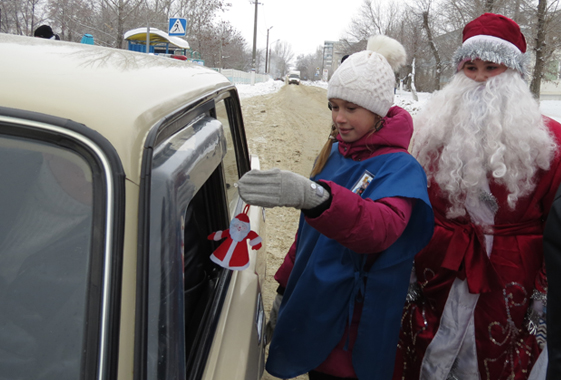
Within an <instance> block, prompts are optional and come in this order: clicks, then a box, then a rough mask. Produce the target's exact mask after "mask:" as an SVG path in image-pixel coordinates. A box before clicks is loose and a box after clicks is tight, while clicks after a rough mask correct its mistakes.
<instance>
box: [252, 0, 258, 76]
mask: <svg viewBox="0 0 561 380" xmlns="http://www.w3.org/2000/svg"><path fill="white" fill-rule="evenodd" d="M258 5H259V1H257V0H255V20H254V21H253V57H252V59H251V85H252V86H253V85H254V84H255V55H256V50H257V6H258Z"/></svg>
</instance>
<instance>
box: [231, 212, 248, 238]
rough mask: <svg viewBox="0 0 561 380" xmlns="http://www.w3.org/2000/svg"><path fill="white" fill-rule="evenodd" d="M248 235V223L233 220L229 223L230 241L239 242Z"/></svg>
mask: <svg viewBox="0 0 561 380" xmlns="http://www.w3.org/2000/svg"><path fill="white" fill-rule="evenodd" d="M248 233H249V223H245V222H242V221H241V220H239V219H237V218H234V219H233V220H232V221H231V222H230V237H231V238H232V240H234V241H237V242H240V241H242V240H243V239H245V237H246V236H247V234H248Z"/></svg>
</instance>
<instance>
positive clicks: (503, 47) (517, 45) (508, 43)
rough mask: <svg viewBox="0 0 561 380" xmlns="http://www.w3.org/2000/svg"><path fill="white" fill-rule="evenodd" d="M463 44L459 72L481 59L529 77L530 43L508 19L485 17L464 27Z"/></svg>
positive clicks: (458, 56)
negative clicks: (527, 45)
mask: <svg viewBox="0 0 561 380" xmlns="http://www.w3.org/2000/svg"><path fill="white" fill-rule="evenodd" d="M462 41H463V43H462V46H461V47H460V48H459V49H458V50H456V53H454V58H453V61H454V63H455V64H456V68H457V70H458V71H459V70H461V69H462V67H463V66H464V63H466V62H467V61H472V60H475V59H478V58H479V59H481V60H483V61H489V62H494V63H498V64H504V65H505V66H506V67H508V68H511V69H514V70H516V71H518V72H519V73H521V74H522V75H525V74H527V64H528V59H529V58H528V56H527V55H526V54H524V53H526V39H525V38H524V35H523V34H522V32H521V31H520V27H519V26H518V24H517V23H516V22H514V21H513V20H511V19H509V18H508V17H505V16H503V15H499V14H494V13H484V14H482V15H481V16H479V17H478V18H476V19H475V20H473V21H471V22H469V23H468V24H467V25H466V26H465V27H464V31H463V39H462Z"/></svg>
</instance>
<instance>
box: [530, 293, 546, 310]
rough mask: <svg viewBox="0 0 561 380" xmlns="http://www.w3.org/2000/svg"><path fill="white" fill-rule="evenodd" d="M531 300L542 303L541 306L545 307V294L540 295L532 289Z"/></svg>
mask: <svg viewBox="0 0 561 380" xmlns="http://www.w3.org/2000/svg"><path fill="white" fill-rule="evenodd" d="M531 298H532V299H533V300H536V301H542V302H543V306H544V307H545V306H547V293H542V292H539V291H537V290H536V289H534V292H533V293H532V297H531Z"/></svg>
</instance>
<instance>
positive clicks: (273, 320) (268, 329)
mask: <svg viewBox="0 0 561 380" xmlns="http://www.w3.org/2000/svg"><path fill="white" fill-rule="evenodd" d="M281 302H282V294H277V296H276V297H275V300H274V301H273V307H272V308H271V312H270V313H269V321H268V322H267V325H266V326H265V342H266V343H265V344H269V343H270V342H271V339H273V332H274V331H275V327H276V325H277V317H278V316H279V309H280V305H281Z"/></svg>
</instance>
